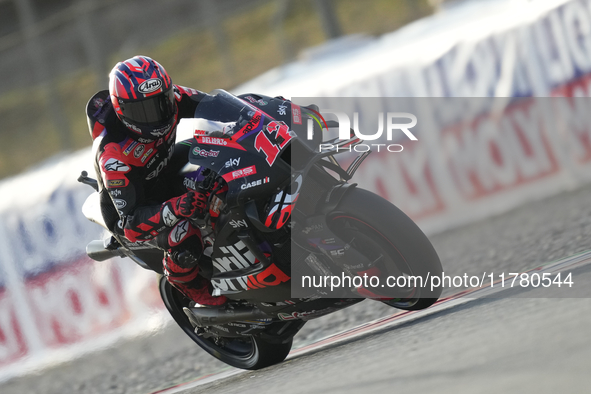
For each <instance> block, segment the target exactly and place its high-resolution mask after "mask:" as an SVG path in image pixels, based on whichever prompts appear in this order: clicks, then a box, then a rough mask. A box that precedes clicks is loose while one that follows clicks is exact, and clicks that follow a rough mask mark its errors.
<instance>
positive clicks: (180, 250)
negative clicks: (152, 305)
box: [86, 85, 226, 305]
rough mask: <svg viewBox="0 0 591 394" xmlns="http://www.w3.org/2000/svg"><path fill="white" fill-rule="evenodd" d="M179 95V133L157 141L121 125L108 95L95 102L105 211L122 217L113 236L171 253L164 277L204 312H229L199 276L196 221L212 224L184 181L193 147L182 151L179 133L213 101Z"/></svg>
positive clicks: (91, 113) (185, 91) (201, 199)
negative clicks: (210, 308) (212, 308)
mask: <svg viewBox="0 0 591 394" xmlns="http://www.w3.org/2000/svg"><path fill="white" fill-rule="evenodd" d="M174 94H175V99H176V104H177V108H178V109H177V113H176V117H175V121H174V124H173V127H171V128H170V130H169V131H168V132H167V133H166V134H165V135H162V136H161V137H159V138H157V139H156V140H154V141H151V140H148V139H143V138H141V137H138V136H134V135H133V132H131V131H130V130H129V129H128V128H127V127H126V125H124V124H123V123H122V122H121V121H120V120H119V119H118V118H117V116H116V114H115V111H114V110H113V107H112V104H111V101H110V99H109V92H108V91H107V90H103V91H100V92H98V93H96V94H95V95H94V96H93V97H92V98H91V99H90V101H89V102H88V105H87V108H86V112H87V117H88V125H89V129H90V133H91V135H92V139H93V153H94V155H95V170H96V174H97V178H98V184H99V191H100V193H101V205H102V204H103V203H104V202H105V201H106V203H107V204H108V203H112V205H113V206H114V207H115V208H116V211H117V213H118V215H115V216H116V217H115V218H113V220H105V221H106V222H107V226H108V227H109V229H110V230H111V231H114V232H116V233H118V234H119V235H123V236H125V237H126V238H127V239H128V240H129V241H131V242H144V241H151V243H152V244H155V246H157V247H158V248H161V249H163V250H164V251H165V252H166V253H165V254H164V260H163V270H162V271H163V272H164V274H165V275H166V276H167V279H168V281H169V282H170V283H171V284H173V285H174V286H175V287H177V288H178V289H179V290H180V291H182V292H183V293H184V294H185V295H186V296H188V297H189V298H191V299H192V300H193V301H195V302H197V303H199V304H202V305H221V304H223V303H225V301H226V298H225V297H223V296H222V297H212V296H211V295H210V292H209V289H208V287H209V281H207V280H206V279H205V278H204V277H202V276H200V275H198V274H199V267H198V261H199V259H200V258H201V256H202V253H203V240H202V237H201V232H200V230H199V228H197V227H195V226H193V225H192V224H191V222H190V221H189V220H188V219H189V218H192V217H199V216H201V217H203V216H205V212H206V210H207V209H208V208H207V207H206V201H207V195H206V193H204V192H202V191H199V187H198V185H196V184H195V183H194V182H193V183H192V186H193V189H194V190H187V189H190V188H188V187H185V185H183V181H182V178H180V177H179V176H178V175H177V174H178V173H179V172H180V170H181V168H182V167H183V166H184V165H185V164H186V163H187V158H188V151H189V147H188V146H186V145H182V144H175V135H176V127H177V125H178V122H179V121H180V119H182V118H185V117H193V114H194V112H195V108H196V107H197V105H198V104H199V102H200V100H201V99H202V98H203V97H205V96H206V94H205V93H203V92H200V91H197V90H195V89H190V88H186V87H181V86H178V85H174ZM185 184H186V182H185ZM107 196H108V197H107ZM109 197H110V199H109ZM103 216H104V215H103ZM106 219H107V218H106ZM115 219H116V220H115Z"/></svg>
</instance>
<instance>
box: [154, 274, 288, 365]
mask: <svg viewBox="0 0 591 394" xmlns="http://www.w3.org/2000/svg"><path fill="white" fill-rule="evenodd" d="M160 295H161V297H162V301H163V302H164V305H165V306H166V309H168V311H169V312H170V314H171V315H172V318H173V319H174V320H175V322H176V323H177V324H178V325H179V327H180V328H181V329H182V330H183V331H184V332H185V334H187V335H188V336H189V337H190V338H191V339H192V340H193V341H194V342H195V343H196V344H197V345H199V346H200V347H201V348H202V349H203V350H205V351H206V352H207V353H209V354H210V355H212V356H213V357H215V358H217V359H218V360H220V361H223V362H224V363H226V364H228V365H231V366H233V367H236V368H241V369H249V370H255V369H261V368H264V367H268V366H270V365H273V364H277V363H280V362H281V361H283V360H284V359H285V358H286V357H287V355H288V354H289V351H290V350H291V345H292V338H289V339H286V340H285V341H284V343H270V342H267V341H265V340H264V339H262V338H260V337H257V336H248V337H244V338H224V337H222V338H220V337H215V338H212V337H210V338H205V337H203V336H200V335H197V334H196V333H195V331H194V328H193V326H192V324H191V322H190V321H189V318H188V317H187V316H186V315H185V313H184V312H183V307H185V306H188V305H189V300H188V299H187V298H185V297H184V296H183V295H182V294H181V293H180V292H179V291H178V290H177V289H176V288H175V287H174V286H172V285H171V284H170V283H169V282H168V281H167V280H166V278H165V277H164V276H162V277H161V278H160Z"/></svg>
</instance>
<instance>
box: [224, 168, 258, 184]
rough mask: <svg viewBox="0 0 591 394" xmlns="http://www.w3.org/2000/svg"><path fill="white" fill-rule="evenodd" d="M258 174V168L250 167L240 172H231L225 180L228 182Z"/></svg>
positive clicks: (225, 176)
mask: <svg viewBox="0 0 591 394" xmlns="http://www.w3.org/2000/svg"><path fill="white" fill-rule="evenodd" d="M256 173H257V169H256V167H255V166H250V167H246V168H242V169H240V170H236V171H232V172H229V173H227V174H226V175H224V176H223V178H224V179H226V181H228V180H230V181H232V180H234V179H238V178H243V177H245V176H250V175H254V174H256Z"/></svg>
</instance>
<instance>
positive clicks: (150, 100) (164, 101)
mask: <svg viewBox="0 0 591 394" xmlns="http://www.w3.org/2000/svg"><path fill="white" fill-rule="evenodd" d="M119 106H120V108H121V111H122V112H123V116H124V117H125V118H126V119H127V120H128V121H130V122H132V123H134V124H139V125H149V126H151V125H159V124H161V123H164V122H166V121H168V120H170V119H171V118H172V117H173V116H174V92H173V89H169V90H168V91H167V92H164V93H162V94H158V95H156V96H153V97H147V98H145V99H143V100H142V101H131V102H125V100H123V103H121V102H119Z"/></svg>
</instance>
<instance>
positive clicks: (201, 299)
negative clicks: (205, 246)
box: [164, 252, 227, 307]
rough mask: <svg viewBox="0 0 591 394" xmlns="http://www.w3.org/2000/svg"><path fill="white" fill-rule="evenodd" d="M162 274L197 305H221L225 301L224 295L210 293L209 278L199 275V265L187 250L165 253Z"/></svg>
mask: <svg viewBox="0 0 591 394" xmlns="http://www.w3.org/2000/svg"><path fill="white" fill-rule="evenodd" d="M191 262H192V264H191ZM164 275H165V276H166V279H167V280H168V282H169V283H170V284H171V285H173V286H174V287H176V288H177V289H178V290H179V291H180V292H181V293H183V294H184V295H185V296H186V297H187V298H189V299H191V300H193V301H195V302H196V303H197V304H199V305H203V306H212V307H213V306H221V305H224V304H225V303H226V301H227V298H226V297H225V296H219V297H214V296H212V295H211V293H210V291H209V284H210V282H209V280H207V279H205V278H204V277H202V276H199V267H198V265H197V264H196V260H195V259H194V258H192V255H191V254H190V253H189V252H180V253H178V252H172V253H167V254H166V256H165V257H164Z"/></svg>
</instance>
